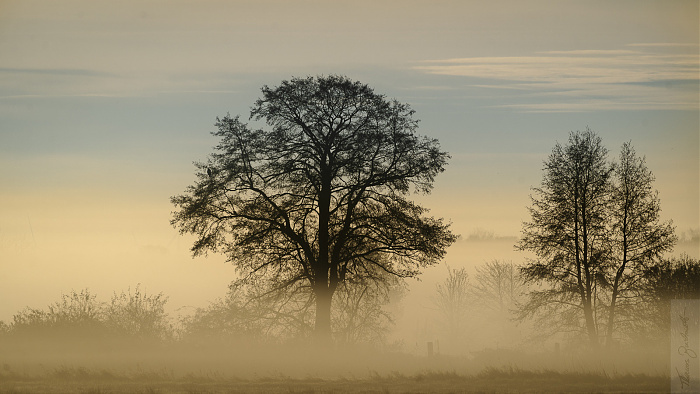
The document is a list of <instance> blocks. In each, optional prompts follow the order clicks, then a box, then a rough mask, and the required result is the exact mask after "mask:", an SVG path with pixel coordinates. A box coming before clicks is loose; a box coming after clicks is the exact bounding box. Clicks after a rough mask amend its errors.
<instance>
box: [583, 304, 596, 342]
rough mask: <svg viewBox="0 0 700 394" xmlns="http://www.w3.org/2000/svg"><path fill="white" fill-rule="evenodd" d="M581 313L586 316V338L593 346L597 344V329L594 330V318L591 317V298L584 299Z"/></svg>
mask: <svg viewBox="0 0 700 394" xmlns="http://www.w3.org/2000/svg"><path fill="white" fill-rule="evenodd" d="M583 314H584V317H585V318H586V329H587V331H588V339H590V341H591V345H593V347H597V346H598V330H596V324H595V319H594V318H593V304H592V302H591V299H590V298H588V299H587V300H584V303H583Z"/></svg>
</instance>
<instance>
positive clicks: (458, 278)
mask: <svg viewBox="0 0 700 394" xmlns="http://www.w3.org/2000/svg"><path fill="white" fill-rule="evenodd" d="M435 290H436V294H435V296H434V297H433V305H434V306H435V308H436V309H437V311H438V314H439V316H440V319H441V320H442V325H443V327H445V329H446V331H447V338H448V339H449V341H450V342H451V343H452V344H460V343H462V341H463V339H464V338H463V337H464V334H465V332H464V331H465V328H466V327H465V323H466V317H467V311H468V308H469V301H470V297H469V291H470V290H469V274H468V273H467V270H466V269H465V268H460V269H457V270H454V269H451V268H450V267H449V266H447V278H445V280H444V281H443V282H442V283H438V284H437V285H436V286H435Z"/></svg>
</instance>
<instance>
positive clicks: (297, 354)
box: [0, 341, 670, 394]
mask: <svg viewBox="0 0 700 394" xmlns="http://www.w3.org/2000/svg"><path fill="white" fill-rule="evenodd" d="M0 345H2V344H0ZM30 345H31V346H30ZM668 360H669V357H668V353H667V352H658V351H648V350H644V351H642V350H636V351H633V350H631V349H629V350H626V351H616V352H607V353H605V352H600V351H598V352H564V351H562V352H552V351H539V352H538V351H516V350H507V349H491V350H488V351H481V352H476V353H472V354H471V355H469V356H449V355H433V356H431V357H427V356H425V355H416V354H408V353H401V352H388V351H378V350H375V349H358V348H353V349H328V348H322V349H313V348H309V347H307V346H301V345H300V346H286V347H284V346H282V347H281V346H263V345H259V344H257V345H256V344H250V343H236V344H230V345H228V346H226V345H224V344H222V343H218V342H214V343H209V344H203V343H198V344H191V345H185V344H179V345H171V346H156V345H152V346H150V347H149V346H146V345H143V346H138V347H137V346H131V347H125V346H123V345H120V346H116V345H114V346H107V345H105V344H102V347H101V348H98V347H97V346H96V345H95V344H90V345H89V346H87V345H86V346H85V347H82V348H81V347H80V346H76V345H74V344H67V343H66V344H63V345H62V346H59V345H57V344H54V346H53V347H52V346H49V344H46V343H40V342H37V341H34V342H32V343H31V344H24V345H21V346H20V345H19V344H16V343H15V344H9V343H5V344H4V345H3V346H0V394H2V393H592V392H606V393H640V392H649V393H658V392H668V391H669V389H670V377H669V362H668Z"/></svg>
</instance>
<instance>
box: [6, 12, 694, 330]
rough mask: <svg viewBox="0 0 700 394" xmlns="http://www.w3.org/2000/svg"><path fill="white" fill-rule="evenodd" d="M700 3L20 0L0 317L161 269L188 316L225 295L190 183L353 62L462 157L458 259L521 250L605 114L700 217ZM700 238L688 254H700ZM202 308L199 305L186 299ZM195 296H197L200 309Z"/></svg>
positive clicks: (611, 129) (444, 180) (360, 76)
mask: <svg viewBox="0 0 700 394" xmlns="http://www.w3.org/2000/svg"><path fill="white" fill-rule="evenodd" d="M699 8H700V7H699V2H698V1H667V0H663V1H644V0H634V1H625V0H619V1H595V0H593V1H583V0H581V1H565V0H564V1H530V0H528V1H441V0H425V1H410V0H409V1H387V0H385V1H382V0H372V1H363V0H360V1H353V2H347V1H320V0H319V1H315V0H306V1H286V0H284V1H283V0H271V1H265V0H262V1H238V0H234V1H221V0H203V1H202V0H198V1H183V0H181V1H177V0H170V1H164V0H163V1H157V0H151V1H144V0H138V1H131V0H123V1H110V2H108V1H94V0H64V1H61V2H57V1H52V0H39V1H35V0H22V1H14V0H9V1H8V0H0V185H2V186H1V187H0V320H5V321H10V320H11V318H12V315H13V314H14V313H16V312H17V311H19V310H20V309H22V308H24V307H26V306H30V307H34V308H44V307H45V306H46V305H48V304H49V303H52V302H54V301H57V300H58V299H59V298H60V296H61V294H62V293H67V292H69V291H70V290H72V289H75V290H80V289H83V288H89V289H90V290H91V291H93V292H95V293H97V294H98V296H99V297H100V298H101V299H107V298H108V297H110V295H111V294H112V292H114V291H117V292H120V291H122V290H126V289H127V288H128V287H131V288H133V287H135V286H136V284H138V283H140V284H141V286H142V288H145V289H146V291H147V292H150V293H158V292H163V293H165V294H166V295H168V296H170V303H169V304H170V306H171V308H175V309H177V310H179V311H187V310H191V307H196V306H204V305H206V304H207V302H210V301H213V300H214V299H215V298H216V297H221V296H223V295H224V294H225V292H226V288H227V285H228V284H229V283H230V281H231V280H232V279H234V278H235V275H236V272H235V270H234V268H233V267H232V266H231V265H228V264H226V263H224V260H225V257H224V256H220V255H209V256H207V257H198V258H196V259H193V258H192V257H191V254H190V252H189V247H190V246H191V243H192V240H193V238H192V237H188V236H181V235H179V234H178V233H177V231H176V230H175V229H173V228H172V227H171V226H170V224H169V220H170V218H171V212H172V211H173V210H174V207H173V206H172V205H171V204H170V202H169V198H170V197H171V196H173V195H176V194H180V193H182V192H183V191H184V189H185V188H186V187H187V186H188V185H189V184H191V183H192V182H193V181H194V179H195V178H194V166H193V165H192V162H193V161H201V160H205V159H206V156H207V155H208V154H209V153H210V152H211V151H212V148H213V146H214V145H215V144H216V142H217V141H216V139H215V138H214V137H212V136H211V135H210V134H209V133H210V132H211V131H214V122H215V121H216V117H217V116H224V115H226V113H229V112H230V113H231V114H232V115H241V116H242V117H243V118H247V116H248V114H249V109H250V107H251V105H252V104H253V102H254V101H255V100H256V99H257V98H258V97H260V88H261V87H262V86H263V85H269V86H276V85H278V84H279V83H280V82H281V81H282V80H286V79H290V78H292V77H305V76H309V75H311V76H314V75H330V74H342V75H346V76H348V77H349V78H351V79H354V80H359V81H361V82H363V83H366V84H368V85H370V86H371V87H373V88H374V89H375V91H376V92H377V93H381V94H384V95H386V96H387V97H389V98H395V99H397V100H399V101H401V102H405V103H408V104H410V105H411V106H412V108H413V109H415V110H416V115H415V116H416V118H418V119H420V120H421V123H420V127H419V132H420V133H421V134H423V135H427V136H430V137H434V138H437V139H438V140H439V141H440V143H441V146H442V147H443V148H444V149H445V150H447V151H448V152H449V153H450V154H451V157H452V158H451V160H450V163H449V165H448V167H447V169H446V171H445V172H444V173H443V174H441V175H440V176H439V177H438V178H437V181H436V183H435V187H434V190H433V192H432V193H431V194H430V195H428V196H422V195H421V196H416V197H415V198H416V200H417V201H420V202H421V203H422V204H423V205H424V206H426V207H428V208H431V214H433V215H435V216H439V217H443V218H445V219H447V220H449V221H451V222H452V228H453V230H454V231H455V232H456V233H459V234H461V235H462V236H463V241H460V242H458V243H457V244H456V245H455V246H453V247H452V248H451V249H450V251H449V252H448V256H447V261H448V262H449V263H450V264H452V265H453V266H459V265H469V264H475V263H478V262H479V261H482V260H483V259H487V258H489V257H488V256H493V258H500V257H504V256H505V257H507V258H509V259H512V260H514V261H515V262H520V261H519V260H522V257H521V256H519V255H518V254H517V253H516V252H514V251H513V250H512V247H506V248H504V249H500V250H495V251H489V252H488V253H484V252H483V251H476V250H474V249H470V247H469V245H467V244H466V243H465V242H466V241H464V240H466V239H468V238H469V235H470V234H474V233H479V232H480V233H493V234H496V235H498V236H502V237H517V236H518V234H519V232H520V230H521V226H522V222H523V221H526V220H528V216H527V209H526V207H527V206H528V204H529V202H530V199H529V196H530V194H531V187H535V186H538V185H539V183H540V181H541V179H542V163H543V161H544V160H545V159H546V158H547V156H548V154H549V153H550V152H551V150H552V148H553V147H554V145H555V144H556V143H557V142H560V143H566V141H567V139H568V135H569V132H571V131H576V130H584V129H585V128H586V127H590V128H591V129H593V130H594V131H596V132H597V133H598V135H600V136H601V138H602V139H603V143H604V145H605V146H606V147H607V148H608V149H609V151H610V158H611V159H612V158H614V157H616V156H617V155H618V152H619V149H620V147H621V145H622V144H623V143H624V142H626V141H631V142H632V145H633V146H634V147H635V149H636V151H637V153H638V154H639V155H643V156H645V157H646V162H647V165H648V167H649V168H650V169H651V171H652V172H653V173H654V175H655V176H656V181H655V184H654V186H655V188H656V189H658V191H659V196H660V199H661V207H662V218H663V219H664V220H673V222H674V224H675V226H676V228H677V232H678V234H679V235H682V236H683V235H684V234H690V233H691V231H698V229H699V227H700V226H699V221H700V212H699V201H700V193H699V183H700V162H699V159H698V157H699V156H700V154H699V153H700V141H699V140H700V137H699V130H700V123H699V122H700V121H699V106H700V98H699V94H700V93H699V91H700V89H699V86H700V85H699V84H700V81H699V79H700V77H699V74H700V66H699V64H700V58H699V30H698V21H699V20H700V11H699ZM697 248H698V246H697V244H692V245H691V246H690V247H689V249H688V248H686V250H685V251H686V252H688V253H690V254H694V255H695V256H696V257H697V255H698V254H700V252H698V250H697ZM178 308H182V309H178ZM188 308H189V309H188Z"/></svg>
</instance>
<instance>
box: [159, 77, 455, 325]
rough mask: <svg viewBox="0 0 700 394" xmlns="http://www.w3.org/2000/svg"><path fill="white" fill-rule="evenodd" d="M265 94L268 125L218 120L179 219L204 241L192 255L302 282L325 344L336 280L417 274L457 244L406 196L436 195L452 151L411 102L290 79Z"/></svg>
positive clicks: (259, 113) (334, 82) (335, 82)
mask: <svg viewBox="0 0 700 394" xmlns="http://www.w3.org/2000/svg"><path fill="white" fill-rule="evenodd" d="M262 94H263V96H262V98H260V99H258V100H257V101H256V102H255V104H254V106H253V108H252V110H251V113H250V116H251V118H252V119H254V120H264V121H265V123H266V124H267V125H268V126H270V127H271V129H270V130H263V129H257V130H253V129H251V128H249V126H248V125H247V124H244V123H242V122H241V121H240V120H239V118H238V117H235V118H232V117H230V116H228V115H227V116H226V117H224V118H223V119H217V124H216V125H217V127H218V131H216V132H214V133H213V134H214V135H215V136H217V137H220V138H221V142H220V143H219V145H217V146H216V148H215V149H216V151H215V153H213V154H212V155H211V156H210V158H209V160H208V162H207V163H196V167H197V169H198V171H197V178H198V179H197V181H196V183H195V184H194V185H193V186H190V187H189V188H188V189H187V191H186V194H184V195H179V196H175V197H173V198H172V203H173V204H174V205H175V206H176V207H177V208H178V210H177V211H176V212H175V213H174V217H173V219H172V224H173V225H174V226H176V227H178V228H179V230H180V232H181V233H191V234H194V235H196V236H197V240H196V241H195V243H194V245H193V247H192V251H193V253H194V255H199V254H203V253H206V252H208V251H212V252H220V253H224V254H226V255H227V256H228V258H229V261H230V262H232V263H233V264H235V265H236V267H238V269H239V270H240V272H241V273H243V275H244V276H245V278H244V280H257V278H265V279H266V280H271V281H272V282H273V283H275V287H276V288H277V289H280V290H281V289H284V288H288V287H293V286H297V285H298V284H299V283H300V282H303V283H304V284H305V285H304V286H307V287H309V288H310V289H311V291H312V292H313V294H314V300H315V330H316V332H317V334H318V336H319V337H322V338H329V337H330V335H331V300H332V298H333V295H334V294H335V292H336V290H337V289H338V287H339V285H341V284H342V283H345V282H347V283H361V282H362V281H383V280H385V278H386V275H387V274H388V275H393V276H398V277H410V276H414V275H416V274H418V273H419V271H420V269H421V268H422V267H425V266H427V265H431V264H435V263H437V262H438V261H439V260H440V258H442V257H443V255H444V253H445V248H446V247H447V246H449V245H450V244H451V243H452V242H454V240H455V237H454V235H453V234H452V233H451V232H450V231H449V229H448V225H445V224H443V222H442V220H440V219H434V218H432V217H426V216H425V215H424V214H425V213H426V211H427V210H426V209H425V208H423V207H421V206H419V205H417V204H414V203H413V202H411V201H409V200H408V199H407V198H406V197H407V196H408V194H409V192H410V190H411V188H412V187H413V189H415V190H416V191H422V192H428V191H430V189H431V187H432V183H433V181H434V179H435V176H436V175H437V174H438V173H440V172H441V171H443V169H444V166H445V165H446V164H447V159H448V157H449V156H448V155H447V153H445V152H442V151H441V150H440V149H439V145H438V142H437V141H436V140H434V139H429V138H426V137H421V136H418V135H417V134H416V129H417V121H416V120H414V119H413V113H414V111H413V110H411V109H410V107H409V106H408V105H406V104H402V103H399V102H397V101H395V100H392V101H389V100H387V99H386V98H385V97H384V96H382V95H379V94H376V93H374V91H373V90H372V89H371V88H369V87H368V86H367V85H363V84H361V83H359V82H353V81H351V80H349V79H347V78H345V77H339V76H330V77H318V78H311V77H309V78H295V79H292V80H291V81H283V82H282V83H281V84H280V86H278V87H275V88H270V87H268V86H264V87H263V88H262ZM251 278H252V279H251Z"/></svg>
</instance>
